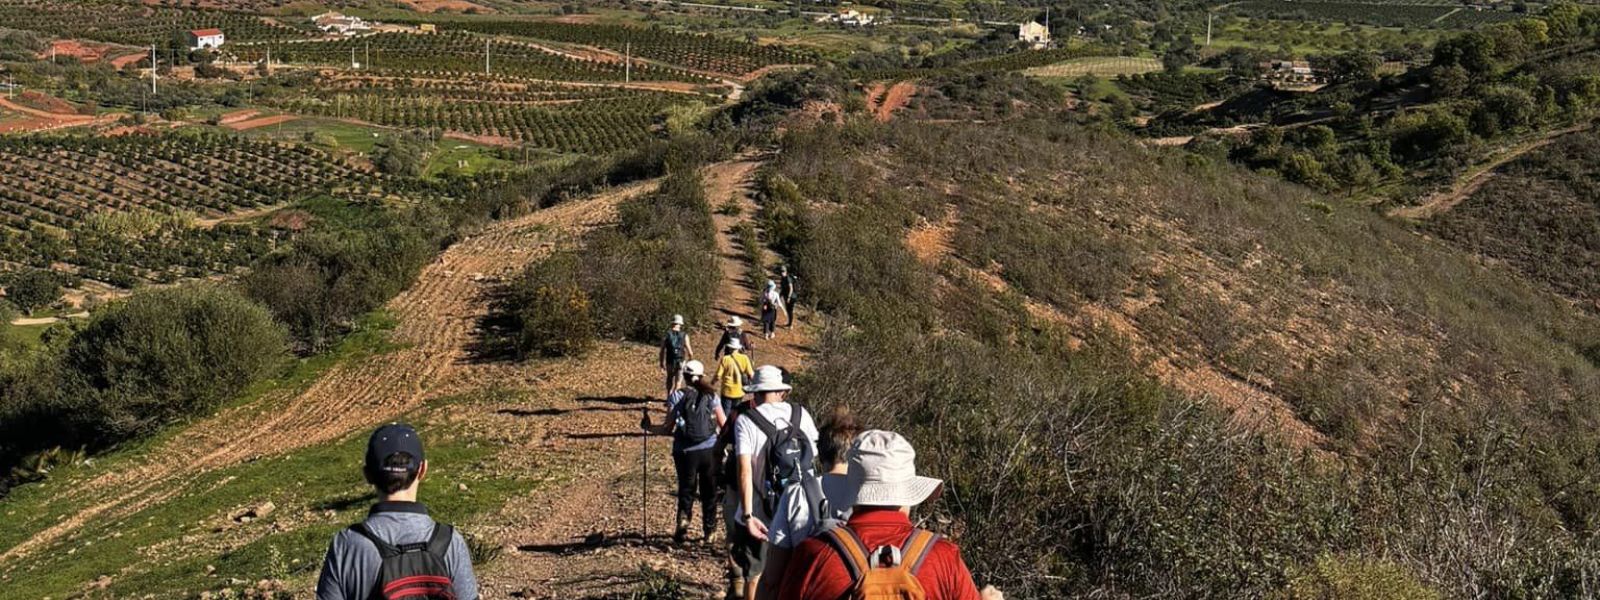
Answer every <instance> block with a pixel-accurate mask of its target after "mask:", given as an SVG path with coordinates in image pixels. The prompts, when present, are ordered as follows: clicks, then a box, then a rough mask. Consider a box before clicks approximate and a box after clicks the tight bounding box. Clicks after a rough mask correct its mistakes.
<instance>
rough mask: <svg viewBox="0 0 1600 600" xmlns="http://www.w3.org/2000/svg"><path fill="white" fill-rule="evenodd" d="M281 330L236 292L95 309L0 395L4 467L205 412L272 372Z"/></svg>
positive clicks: (203, 292) (181, 291) (183, 293)
mask: <svg viewBox="0 0 1600 600" xmlns="http://www.w3.org/2000/svg"><path fill="white" fill-rule="evenodd" d="M285 349H286V348H285V341H284V335H283V331H282V329H281V328H280V327H279V326H277V325H276V324H274V323H273V322H272V318H271V316H270V315H269V314H268V313H267V311H266V310H265V309H264V308H262V307H261V306H259V305H257V304H255V303H253V302H251V301H250V300H249V299H247V298H245V297H244V296H243V295H241V294H239V293H238V292H236V291H234V290H232V289H229V288H225V287H221V286H217V285H211V284H193V285H186V286H181V287H174V288H163V289H155V290H150V291H145V292H140V293H138V294H135V295H133V296H132V297H130V298H129V299H128V300H126V301H124V302H120V303H117V304H113V305H111V306H110V307H108V308H107V309H105V310H103V311H101V312H99V313H97V314H96V315H95V316H94V318H93V319H91V320H90V321H89V323H88V324H87V325H85V326H84V327H83V329H82V330H81V331H79V332H78V333H77V334H76V335H74V336H72V337H71V338H70V339H68V340H66V342H65V344H64V347H62V348H59V349H58V350H56V351H54V352H53V353H52V354H51V355H49V356H47V357H43V358H40V359H39V360H38V361H37V362H36V363H35V364H33V365H31V368H30V369H28V370H27V371H26V372H24V373H21V374H19V375H17V376H15V377H13V378H12V379H11V380H10V381H5V382H0V383H6V384H7V385H4V386H0V389H4V394H5V395H4V396H3V397H0V466H5V465H8V464H14V461H16V460H18V459H20V458H21V457H22V456H24V455H27V454H30V453H32V452H36V451H39V450H42V449H46V448H51V447H56V446H65V447H69V448H73V447H88V448H90V449H99V448H105V447H109V446H113V445H116V444H118V443H121V442H124V441H127V440H130V439H134V438H137V437H140V436H144V435H148V434H150V433H152V432H154V431H156V429H157V428H159V427H161V426H163V425H165V424H168V423H172V422H174V421H178V420H182V419H186V418H191V417H197V416H201V415H204V414H206V413H208V412H210V411H212V410H214V409H215V408H216V407H217V406H219V405H220V404H221V403H222V402H224V401H226V400H227V399H229V398H232V397H234V396H236V395H237V394H239V392H241V391H242V390H244V388H245V387H246V386H248V385H250V384H251V383H252V382H254V381H257V380H259V379H260V378H262V377H264V376H267V375H268V374H270V373H272V372H273V371H274V370H275V369H276V368H277V367H278V366H279V365H280V364H281V362H282V360H283V358H284V354H285Z"/></svg>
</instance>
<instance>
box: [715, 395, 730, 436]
mask: <svg viewBox="0 0 1600 600" xmlns="http://www.w3.org/2000/svg"><path fill="white" fill-rule="evenodd" d="M716 400H717V405H716V406H714V407H712V411H714V412H713V413H712V414H715V415H716V416H717V429H718V430H719V431H720V430H721V429H722V428H723V427H727V426H728V415H727V413H724V412H722V398H721V397H718V398H717V399H716Z"/></svg>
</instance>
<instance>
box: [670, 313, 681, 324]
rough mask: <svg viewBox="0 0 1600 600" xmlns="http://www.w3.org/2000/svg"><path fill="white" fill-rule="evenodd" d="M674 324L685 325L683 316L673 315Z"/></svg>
mask: <svg viewBox="0 0 1600 600" xmlns="http://www.w3.org/2000/svg"><path fill="white" fill-rule="evenodd" d="M672 324H673V325H682V324H683V315H672Z"/></svg>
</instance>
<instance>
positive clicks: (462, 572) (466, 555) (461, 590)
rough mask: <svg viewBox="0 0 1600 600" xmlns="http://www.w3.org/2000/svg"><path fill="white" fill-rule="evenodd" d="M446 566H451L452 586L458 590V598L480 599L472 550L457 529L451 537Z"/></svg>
mask: <svg viewBox="0 0 1600 600" xmlns="http://www.w3.org/2000/svg"><path fill="white" fill-rule="evenodd" d="M444 558H445V561H444V562H445V566H447V567H450V586H451V587H453V588H455V590H456V600H478V576H477V575H476V574H474V573H473V572H472V551H471V550H469V549H468V548H467V539H466V538H464V537H462V536H461V530H459V529H458V530H456V531H455V533H454V535H452V536H451V537H450V551H449V552H448V553H446V554H445V557H444Z"/></svg>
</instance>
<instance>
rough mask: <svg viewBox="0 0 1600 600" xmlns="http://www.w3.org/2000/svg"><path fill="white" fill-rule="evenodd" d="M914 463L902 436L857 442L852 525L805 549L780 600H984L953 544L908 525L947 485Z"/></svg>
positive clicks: (878, 435)
mask: <svg viewBox="0 0 1600 600" xmlns="http://www.w3.org/2000/svg"><path fill="white" fill-rule="evenodd" d="M916 458H917V453H916V451H915V450H913V449H912V448H911V443H910V442H907V441H906V439H905V438H903V437H900V434H897V433H893V432H889V431H880V430H871V431H867V432H866V433H863V434H861V435H860V436H857V437H856V440H855V443H854V444H853V445H852V446H851V448H850V452H849V454H848V458H847V460H848V462H849V469H848V471H849V475H848V477H849V480H850V483H851V485H852V486H854V487H855V489H856V500H855V507H854V508H852V509H851V513H850V518H849V520H848V521H846V522H845V524H844V525H842V526H840V527H838V528H836V529H834V530H832V531H829V532H827V533H824V534H822V535H820V536H818V537H814V538H811V539H809V540H806V541H805V542H802V543H801V544H800V547H799V548H797V549H796V550H795V552H794V555H793V556H792V557H790V559H789V565H788V568H786V569H784V575H783V583H782V585H781V586H779V587H780V588H781V589H779V591H778V598H779V599H780V600H838V599H839V598H846V597H853V598H877V597H883V598H927V599H928V600H979V598H981V596H980V595H979V594H978V588H977V586H976V585H973V581H972V572H971V571H969V570H967V565H966V563H964V562H962V560H961V551H960V550H958V549H957V548H956V546H955V544H952V543H950V541H949V540H946V539H944V538H943V537H942V536H939V535H936V534H933V533H930V532H928V531H924V530H921V529H917V528H916V527H915V526H913V525H912V524H911V507H913V506H916V505H918V504H922V503H923V502H926V501H928V500H929V499H932V498H934V497H935V496H936V495H937V494H938V493H939V490H940V487H941V486H942V485H943V482H941V481H939V480H938V479H934V478H931V477H920V476H918V475H917V466H916Z"/></svg>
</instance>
